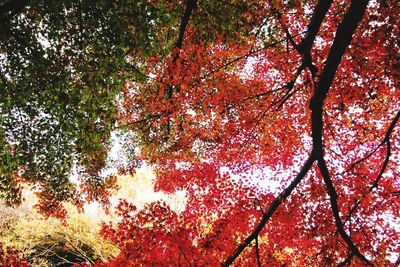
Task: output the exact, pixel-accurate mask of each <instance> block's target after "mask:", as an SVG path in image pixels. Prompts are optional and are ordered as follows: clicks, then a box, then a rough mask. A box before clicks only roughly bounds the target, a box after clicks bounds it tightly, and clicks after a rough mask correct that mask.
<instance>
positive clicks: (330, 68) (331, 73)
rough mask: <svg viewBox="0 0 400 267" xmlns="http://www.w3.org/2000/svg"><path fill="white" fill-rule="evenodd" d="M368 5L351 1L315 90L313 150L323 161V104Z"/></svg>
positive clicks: (312, 108) (366, 1)
mask: <svg viewBox="0 0 400 267" xmlns="http://www.w3.org/2000/svg"><path fill="white" fill-rule="evenodd" d="M367 4H368V0H352V1H351V5H350V7H349V9H348V10H347V12H346V14H345V15H344V17H343V19H342V21H341V23H340V24H339V26H338V29H337V31H336V35H335V38H334V40H333V44H332V46H331V48H330V51H329V55H328V58H327V60H326V63H325V67H324V69H323V70H322V73H321V76H320V79H319V82H318V84H317V86H316V87H315V90H314V96H313V97H312V99H311V103H310V107H311V110H312V114H311V122H312V125H311V128H312V137H313V149H314V153H316V154H315V156H316V157H317V158H318V159H320V158H321V159H322V156H323V145H322V130H323V118H322V113H323V103H324V100H325V98H326V96H327V94H328V91H329V88H330V87H331V84H332V82H333V78H334V77H335V74H336V71H337V69H338V67H339V64H340V61H341V59H342V56H343V54H344V52H345V50H346V48H347V47H348V46H349V45H350V42H351V40H352V37H353V33H354V32H355V30H356V28H357V26H358V24H359V22H360V21H361V19H362V17H363V14H364V11H365V9H366V7H367Z"/></svg>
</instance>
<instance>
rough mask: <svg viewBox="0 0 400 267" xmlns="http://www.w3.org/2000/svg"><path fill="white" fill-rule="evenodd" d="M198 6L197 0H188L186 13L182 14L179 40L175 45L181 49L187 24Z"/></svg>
mask: <svg viewBox="0 0 400 267" xmlns="http://www.w3.org/2000/svg"><path fill="white" fill-rule="evenodd" d="M195 6H196V0H187V3H186V9H185V13H184V14H183V16H182V19H181V24H180V26H179V35H178V40H177V41H176V44H175V47H177V48H179V49H181V48H182V43H183V36H184V34H185V31H186V26H187V24H188V22H189V18H190V15H191V14H192V11H193V9H194V8H195Z"/></svg>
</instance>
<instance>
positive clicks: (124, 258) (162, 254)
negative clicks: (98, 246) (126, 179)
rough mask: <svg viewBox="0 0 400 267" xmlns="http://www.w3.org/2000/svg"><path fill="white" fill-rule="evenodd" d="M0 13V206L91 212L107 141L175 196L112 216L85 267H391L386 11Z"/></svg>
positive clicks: (226, 4)
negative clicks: (180, 207)
mask: <svg viewBox="0 0 400 267" xmlns="http://www.w3.org/2000/svg"><path fill="white" fill-rule="evenodd" d="M0 3H1V5H0V21H1V22H2V25H3V27H2V28H1V29H0V30H1V35H0V38H1V42H0V72H1V81H0V89H1V100H0V101H1V104H0V108H1V120H0V125H1V127H0V142H1V155H2V156H1V158H2V162H1V167H0V174H1V176H0V177H1V188H0V189H1V196H2V198H3V199H5V200H6V201H7V202H8V203H9V204H13V203H18V201H19V195H18V194H19V188H20V186H21V184H23V183H29V184H31V185H33V186H34V187H35V188H36V190H37V194H38V195H39V197H40V198H41V200H42V201H41V204H40V205H39V208H40V209H41V210H42V211H44V212H47V213H48V214H54V213H55V214H56V215H57V213H60V212H61V213H62V209H61V208H60V207H61V205H62V204H61V202H62V201H66V200H69V201H74V202H77V203H78V204H79V203H81V202H82V201H83V200H89V201H91V200H101V201H103V202H106V201H107V196H108V188H109V187H110V186H112V182H113V179H112V177H108V178H107V177H104V175H102V173H101V171H102V169H103V168H104V166H105V164H106V158H107V153H108V150H109V148H110V145H111V144H110V134H111V132H112V131H114V130H116V131H118V132H122V133H125V134H126V136H129V137H130V138H126V140H125V146H126V147H127V152H128V154H129V155H128V156H129V157H128V158H129V162H128V164H125V165H124V166H121V167H120V168H119V172H120V173H132V172H134V170H135V168H136V167H137V164H140V162H145V163H146V164H148V165H150V166H151V167H152V168H153V169H154V170H155V172H156V180H155V182H156V189H157V190H161V191H165V192H170V193H173V192H175V191H178V190H183V191H185V192H186V199H187V202H186V207H185V210H184V211H183V212H181V213H176V212H174V211H172V210H171V209H170V208H169V207H168V205H166V204H164V203H160V202H155V203H151V204H149V205H148V206H146V208H144V209H140V210H138V209H137V208H136V207H135V206H134V205H133V204H132V203H129V202H128V201H121V203H120V205H119V206H118V211H119V216H120V217H121V220H120V221H119V222H118V223H108V224H105V225H104V227H103V230H102V234H103V236H104V237H105V238H106V239H108V240H110V241H112V242H113V243H115V244H117V245H118V247H119V248H120V250H121V253H120V255H119V256H118V257H117V258H116V259H114V260H111V261H109V262H103V263H98V264H99V265H100V266H102V265H110V266H137V265H146V266H147V265H148V266H154V265H156V266H157V265H163V266H217V265H222V266H229V265H231V264H234V265H235V264H236V265H237V266H275V265H291V266H303V265H312V266H320V265H322V266H325V265H327V266H330V265H340V266H345V265H353V266H359V265H366V266H368V265H371V266H372V265H378V266H379V265H394V266H395V265H397V264H399V263H400V245H399V243H398V240H399V238H400V236H399V235H400V227H399V225H400V220H399V218H400V214H399V210H400V205H399V204H400V201H399V195H400V181H399V171H400V166H399V162H400V161H399V156H400V154H399V148H400V144H399V142H400V138H399V129H398V128H399V126H398V120H399V118H400V97H399V95H400V93H399V92H400V91H399V85H400V84H399V77H400V47H399V46H400V43H399V40H400V38H399V36H400V35H399V31H400V21H399V19H400V18H399V16H398V14H399V12H400V3H399V2H398V1H396V0H380V1H372V0H369V1H368V0H342V1H335V2H334V1H331V0H320V1H296V0H294V1H283V0H264V1H261V0H252V1H236V0H223V1H212V0H202V1H200V0H199V1H196V0H187V1H162V0H143V1H128V0H127V1H113V2H111V1H85V0H80V1H39V0H37V1H15V0H7V1H0ZM118 167H119V166H118ZM74 171H76V172H77V176H78V182H77V185H76V184H73V183H71V181H70V178H69V177H70V176H71V173H72V172H74ZM58 215H61V216H62V215H63V214H58Z"/></svg>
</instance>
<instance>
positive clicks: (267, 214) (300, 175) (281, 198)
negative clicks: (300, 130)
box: [222, 155, 314, 266]
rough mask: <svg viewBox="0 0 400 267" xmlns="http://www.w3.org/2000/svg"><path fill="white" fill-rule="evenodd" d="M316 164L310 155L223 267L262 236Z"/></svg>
mask: <svg viewBox="0 0 400 267" xmlns="http://www.w3.org/2000/svg"><path fill="white" fill-rule="evenodd" d="M313 162H314V157H313V156H312V155H310V156H309V157H308V159H307V160H306V162H305V163H304V165H303V167H302V168H301V170H300V172H299V173H298V174H297V176H296V177H295V178H294V179H293V180H292V182H291V183H290V184H289V186H288V187H286V188H285V190H283V191H282V192H281V193H280V194H279V195H278V196H277V197H276V198H275V199H274V201H272V203H271V204H270V205H269V207H268V209H267V210H266V212H265V213H264V214H263V216H262V218H261V221H260V222H259V223H258V225H257V226H256V228H255V229H254V230H253V232H252V233H251V234H250V235H249V236H248V237H247V238H246V239H245V240H244V241H243V242H242V243H240V244H239V246H238V247H237V248H236V249H235V251H234V252H233V253H232V255H231V256H230V257H228V258H227V259H226V260H225V262H224V263H223V264H222V266H229V265H231V264H232V263H233V262H234V261H235V260H236V258H237V257H239V255H240V254H241V253H242V252H243V250H244V249H245V248H246V247H247V246H248V245H249V244H250V243H251V242H252V241H253V240H255V239H256V238H257V237H258V235H259V234H260V232H261V230H262V229H263V228H264V226H265V224H266V223H267V222H268V221H269V219H270V218H271V216H272V215H273V214H274V212H275V210H276V209H277V208H278V207H279V206H280V205H281V204H282V203H283V201H284V200H285V199H286V198H287V197H288V196H289V195H290V194H291V193H292V191H293V190H294V189H295V188H296V186H297V185H298V184H299V183H300V182H301V180H302V179H303V178H304V177H305V176H306V174H307V173H308V171H309V170H310V169H311V166H312V164H313Z"/></svg>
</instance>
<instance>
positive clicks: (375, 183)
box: [344, 110, 400, 223]
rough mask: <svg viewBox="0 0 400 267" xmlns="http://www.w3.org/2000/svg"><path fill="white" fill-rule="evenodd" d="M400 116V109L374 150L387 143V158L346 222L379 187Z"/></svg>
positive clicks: (351, 210)
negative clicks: (367, 196) (392, 136)
mask: <svg viewBox="0 0 400 267" xmlns="http://www.w3.org/2000/svg"><path fill="white" fill-rule="evenodd" d="M399 118H400V110H399V111H398V112H397V114H396V116H395V117H394V119H393V120H392V122H391V123H390V126H389V128H388V130H387V131H386V134H385V138H384V139H383V141H382V142H381V143H380V145H379V146H378V147H377V148H376V149H375V150H374V151H377V150H378V148H380V147H381V146H382V145H384V144H386V155H385V159H384V160H383V164H382V167H381V170H380V171H379V174H378V176H377V177H376V178H375V180H374V182H373V184H372V185H371V186H370V188H369V189H368V192H367V193H366V194H364V196H363V198H362V199H358V200H357V201H356V202H355V204H354V206H353V207H352V208H351V209H350V211H349V213H348V214H347V217H346V220H345V221H344V223H346V222H347V221H349V220H350V217H351V216H352V214H353V213H354V211H355V210H356V209H357V208H358V206H359V205H360V204H361V202H362V200H363V199H364V198H365V197H366V195H367V194H369V193H371V192H372V190H374V188H377V187H378V185H379V181H380V179H381V178H382V175H383V174H384V172H385V171H386V168H387V165H388V164H389V159H390V155H391V144H390V135H391V134H392V132H393V129H394V127H395V126H396V124H397V122H398V120H399Z"/></svg>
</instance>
